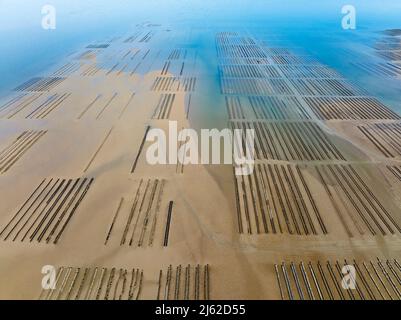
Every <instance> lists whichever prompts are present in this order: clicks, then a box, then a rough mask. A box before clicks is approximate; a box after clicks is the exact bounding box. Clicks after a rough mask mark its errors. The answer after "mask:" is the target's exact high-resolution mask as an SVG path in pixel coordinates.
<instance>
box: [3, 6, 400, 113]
mask: <svg viewBox="0 0 401 320" xmlns="http://www.w3.org/2000/svg"><path fill="white" fill-rule="evenodd" d="M45 4H52V5H54V7H55V8H56V10H57V27H56V29H55V30H43V29H42V28H41V19H42V15H41V8H42V6H43V5H45ZM344 4H345V3H344V2H343V1H337V0H325V1H312V0H297V1H294V0H292V1H283V0H280V1H278V0H274V1H265V0H264V1H241V0H230V1H183V0H181V1H178V0H176V1H174V0H166V1H162V0H147V1H132V0H131V1H129V0H125V1H123V0H115V1H106V0H85V1H83V0H80V1H78V0H54V1H39V0H30V1H26V0H2V1H0V14H1V19H0V36H1V39H2V41H1V43H0V74H1V77H0V95H1V96H4V95H6V94H7V92H8V91H9V90H10V89H12V88H14V87H15V86H17V85H18V84H20V83H21V82H23V81H25V80H27V79H29V78H30V77H33V76H35V75H38V74H41V73H45V72H46V70H47V69H49V68H50V67H51V66H52V65H54V64H56V63H58V62H59V61H60V60H61V59H62V58H65V57H66V56H68V55H69V54H71V53H72V52H74V51H75V50H78V49H80V48H82V47H83V46H85V45H87V44H88V43H90V42H91V41H99V40H102V39H106V38H108V37H112V36H114V35H121V34H126V32H129V31H130V30H132V29H133V28H134V27H135V25H137V24H138V23H142V22H146V21H148V22H151V23H160V24H163V25H170V26H172V27H173V28H175V29H180V30H189V29H193V30H196V31H197V32H195V33H194V35H195V36H194V38H193V39H191V40H192V41H193V43H192V45H193V46H197V47H200V48H203V49H204V52H205V53H207V52H210V53H211V52H212V51H213V50H214V46H215V43H214V41H213V32H215V31H216V32H217V31H222V30H224V31H235V30H240V31H242V32H248V33H250V34H252V35H262V36H266V39H267V40H269V39H271V36H272V35H274V36H277V37H279V39H280V44H282V45H285V46H291V47H299V48H300V49H302V50H304V51H305V52H307V53H309V54H312V55H314V56H315V57H317V58H318V59H319V60H320V61H321V62H323V63H325V64H327V65H329V66H331V67H333V68H335V69H336V70H337V71H338V72H340V73H341V74H344V75H346V77H347V78H348V79H350V80H353V81H355V82H358V83H359V84H361V85H362V86H364V88H366V89H367V90H368V91H370V93H371V94H372V95H375V96H377V97H379V98H380V99H381V100H383V101H384V102H386V103H387V104H389V105H390V106H391V107H392V108H393V109H394V110H397V111H399V112H400V111H401V98H400V97H401V94H400V93H401V89H400V88H401V86H400V81H399V80H390V81H388V80H386V81H384V80H383V79H376V78H373V79H372V77H371V76H369V75H366V74H361V73H358V70H356V69H355V68H353V67H352V66H351V62H352V61H358V62H361V61H362V62H363V61H365V60H366V61H370V60H369V59H374V58H372V55H371V54H367V51H368V50H369V45H371V44H372V43H374V41H375V39H377V38H378V37H381V36H382V35H381V34H379V32H380V31H382V30H385V29H390V28H401V2H400V1H389V0H387V1H371V0H363V1H352V4H353V5H354V6H355V7H356V13H357V29H356V30H352V31H351V30H343V29H342V28H341V19H342V14H341V7H342V6H343V5H344ZM269 37H270V38H269ZM202 66H203V67H204V68H206V69H207V68H208V63H207V59H206V58H205V61H204V64H203V65H202ZM212 68H213V70H209V71H210V73H214V72H216V70H215V69H214V68H215V65H213V66H212Z"/></svg>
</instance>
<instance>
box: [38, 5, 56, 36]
mask: <svg viewBox="0 0 401 320" xmlns="http://www.w3.org/2000/svg"><path fill="white" fill-rule="evenodd" d="M41 13H42V28H43V29H44V30H54V29H56V8H55V7H54V6H52V5H50V4H46V5H44V6H43V7H42V10H41Z"/></svg>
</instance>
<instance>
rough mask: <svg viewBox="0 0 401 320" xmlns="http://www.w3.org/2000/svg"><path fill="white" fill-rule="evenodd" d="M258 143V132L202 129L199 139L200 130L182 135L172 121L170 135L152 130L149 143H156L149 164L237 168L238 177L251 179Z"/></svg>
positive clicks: (149, 156) (151, 150) (147, 159)
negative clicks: (229, 166) (215, 165)
mask: <svg viewBox="0 0 401 320" xmlns="http://www.w3.org/2000/svg"><path fill="white" fill-rule="evenodd" d="M254 140H255V132H254V129H246V130H242V129H233V130H230V129H223V130H221V131H220V130H218V129H201V130H200V137H199V136H198V132H197V131H196V130H194V129H182V130H180V131H178V129H177V122H176V121H169V125H168V133H167V134H166V132H165V131H164V130H163V129H159V128H153V129H150V130H149V132H148V134H147V136H146V141H150V142H153V143H152V144H151V145H150V146H149V147H148V148H147V150H146V161H147V163H148V164H151V165H156V164H177V163H178V162H179V163H181V164H182V165H187V164H233V165H234V167H235V174H236V175H250V174H252V172H253V169H254V164H255V148H254ZM180 142H181V143H180ZM222 151H223V153H222ZM222 155H223V156H222Z"/></svg>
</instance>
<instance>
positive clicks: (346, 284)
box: [341, 265, 356, 290]
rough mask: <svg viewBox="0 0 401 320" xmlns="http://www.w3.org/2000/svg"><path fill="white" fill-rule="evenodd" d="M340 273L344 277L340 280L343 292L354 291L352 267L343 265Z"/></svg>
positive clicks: (353, 271) (354, 283)
mask: <svg viewBox="0 0 401 320" xmlns="http://www.w3.org/2000/svg"><path fill="white" fill-rule="evenodd" d="M341 273H342V274H343V275H344V276H343V278H342V280H341V286H342V287H343V289H345V290H349V289H351V290H355V289H356V271H355V267H354V266H353V265H345V266H343V267H342V268H341Z"/></svg>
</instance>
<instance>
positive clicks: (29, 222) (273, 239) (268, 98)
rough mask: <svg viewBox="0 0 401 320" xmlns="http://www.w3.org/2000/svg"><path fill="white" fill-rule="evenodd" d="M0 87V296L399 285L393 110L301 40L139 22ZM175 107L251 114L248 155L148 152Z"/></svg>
mask: <svg viewBox="0 0 401 320" xmlns="http://www.w3.org/2000/svg"><path fill="white" fill-rule="evenodd" d="M197 36H199V37H200V36H202V37H204V38H205V39H204V41H208V42H210V43H211V45H210V47H208V48H203V47H201V48H196V47H194V46H191V37H197ZM213 44H215V45H213ZM210 57H213V58H212V59H210ZM216 75H217V77H218V80H216ZM0 105H1V106H0V122H1V129H0V134H1V140H0V190H1V193H0V194H1V199H0V281H1V283H2V286H1V288H0V298H1V299H10V298H11V299H281V298H283V299H292V298H293V299H303V298H304V299H318V298H321V299H331V298H333V299H352V298H356V299H373V298H377V299H380V298H384V299H389V298H390V297H393V298H400V296H399V293H400V291H401V283H400V281H399V279H400V274H401V266H400V264H399V263H398V262H401V261H400V259H401V256H400V249H399V248H400V245H401V238H400V233H401V217H400V214H399V212H400V210H399V209H400V201H401V200H400V197H401V195H400V181H401V166H400V165H399V156H400V153H399V152H400V150H401V147H400V146H399V141H400V139H399V132H400V131H401V130H400V129H399V128H398V126H400V125H401V124H400V122H399V115H397V114H396V113H394V112H392V111H391V110H390V109H389V108H387V107H386V106H385V105H383V104H381V103H379V102H377V101H376V100H375V98H374V97H370V96H369V94H367V93H365V92H363V90H362V89H361V88H358V87H357V86H355V85H354V84H351V83H349V82H348V81H347V79H345V78H343V77H342V76H340V75H338V74H337V73H336V72H335V71H334V70H332V69H330V68H328V67H327V66H325V65H323V64H322V63H321V62H320V61H318V60H316V59H315V58H314V57H312V56H306V55H303V56H301V55H298V54H297V53H295V52H293V51H292V49H291V48H290V47H288V48H287V47H276V46H269V44H268V41H267V44H266V43H264V42H262V41H260V39H258V36H257V35H255V36H250V35H249V34H243V33H241V32H236V31H230V30H227V31H215V32H209V33H203V32H201V31H199V30H198V31H196V30H195V31H192V32H191V33H188V34H185V33H184V34H182V33H181V32H179V31H178V30H177V31H175V30H174V29H172V30H171V29H166V28H165V27H163V26H161V25H152V24H149V25H146V24H145V25H142V26H140V27H138V28H137V29H135V30H133V31H132V32H130V33H126V34H122V35H121V36H120V37H117V38H113V39H100V40H99V42H98V43H91V44H88V46H87V47H85V48H82V50H81V51H79V52H75V53H74V54H73V55H71V56H70V57H69V58H68V61H63V62H62V63H60V65H58V66H55V67H54V70H52V71H51V72H49V73H48V74H45V75H38V77H37V78H35V79H32V80H29V81H27V82H26V83H24V84H21V86H19V87H17V88H16V89H15V91H14V92H12V93H11V94H10V95H9V96H8V97H6V98H4V99H3V100H2V102H1V104H0ZM210 108H212V109H214V110H216V114H217V116H216V118H214V119H212V120H210V121H209V120H208V117H214V115H210V113H209V110H210ZM169 121H177V127H178V128H179V129H181V128H196V129H199V128H210V127H214V124H215V123H217V125H218V126H219V127H220V128H226V127H227V128H232V129H233V128H243V129H246V128H253V129H254V130H255V152H256V160H255V161H256V164H255V171H254V173H253V174H252V175H250V176H235V175H234V174H233V166H231V165H214V166H208V165H184V166H183V165H181V164H178V165H175V164H169V165H150V164H148V163H147V161H146V150H147V147H148V146H149V145H150V144H151V143H150V142H146V141H145V139H146V136H147V133H148V130H149V129H151V128H160V129H163V130H165V131H168V125H169ZM377 259H380V260H377ZM328 262H329V263H328ZM364 263H365V264H364ZM344 264H347V265H348V264H352V265H354V266H355V268H356V271H357V276H358V278H360V279H361V282H357V286H358V290H353V291H351V294H350V293H349V292H350V291H349V290H345V289H343V288H342V287H341V278H342V276H343V274H342V273H341V269H342V267H343V266H344ZM45 265H52V266H55V267H56V268H57V271H58V272H57V286H56V288H55V289H54V290H42V287H41V281H42V277H43V274H42V273H41V270H42V267H43V266H45ZM362 279H363V280H362ZM381 281H383V282H381ZM378 283H379V284H378ZM376 284H378V286H377V287H376Z"/></svg>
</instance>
